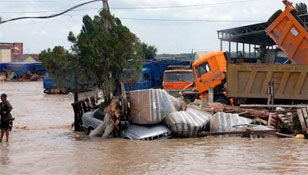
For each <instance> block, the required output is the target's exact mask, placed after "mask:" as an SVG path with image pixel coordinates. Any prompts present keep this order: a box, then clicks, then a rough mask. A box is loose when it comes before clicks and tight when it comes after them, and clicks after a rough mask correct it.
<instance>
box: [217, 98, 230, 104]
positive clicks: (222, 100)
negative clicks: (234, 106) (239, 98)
mask: <svg viewBox="0 0 308 175" xmlns="http://www.w3.org/2000/svg"><path fill="white" fill-rule="evenodd" d="M215 102H217V103H222V104H225V105H231V103H230V101H229V100H228V99H226V97H218V98H217V99H216V100H215Z"/></svg>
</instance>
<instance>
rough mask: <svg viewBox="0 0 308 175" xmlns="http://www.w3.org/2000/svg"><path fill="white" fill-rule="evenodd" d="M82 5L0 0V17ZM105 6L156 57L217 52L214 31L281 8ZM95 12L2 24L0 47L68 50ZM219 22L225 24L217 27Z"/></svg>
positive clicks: (224, 0)
mask: <svg viewBox="0 0 308 175" xmlns="http://www.w3.org/2000/svg"><path fill="white" fill-rule="evenodd" d="M85 1H87V0H69V1H64V0H0V16H1V17H2V18H4V19H9V18H13V17H19V16H39V15H50V14H53V13H56V12H57V11H59V10H60V11H61V10H65V9H68V8H70V7H71V6H74V5H77V4H79V3H82V2H85ZM306 1H307V0H294V1H293V2H294V3H298V2H306ZM306 3H307V2H306ZM109 5H110V8H111V12H112V14H114V15H115V16H117V17H119V18H120V19H121V20H122V23H123V24H124V25H126V26H127V27H128V28H129V29H130V30H131V31H132V32H133V33H135V34H136V35H137V36H138V37H139V38H140V40H141V41H143V42H146V43H148V44H150V45H154V46H156V47H157V48H158V52H159V53H184V52H191V51H192V49H193V50H194V51H201V50H219V40H218V39H217V32H216V31H217V30H221V29H226V28H231V27H238V26H242V25H246V24H253V23H258V22H265V21H266V20H267V19H268V18H269V17H270V16H271V15H272V14H273V13H274V12H275V11H276V10H278V9H283V8H284V5H283V4H282V2H281V0H109ZM190 5H195V6H190ZM183 6H184V7H183ZM187 6H188V7H187ZM189 6H190V7H189ZM101 7H102V3H101V2H95V3H93V4H90V5H86V6H83V7H80V8H79V9H78V10H76V11H73V12H69V13H68V14H66V15H64V16H60V17H56V18H52V19H47V20H22V21H16V22H10V23H5V24H2V25H0V42H23V43H24V52H26V53H28V52H29V53H39V52H40V51H41V50H44V49H47V48H52V47H54V46H56V45H61V46H64V47H65V48H70V43H69V42H68V41H67V35H68V33H69V31H73V32H74V33H75V34H78V33H79V31H80V29H81V25H82V16H83V15H85V14H88V15H90V16H94V15H95V14H97V13H98V11H99V8H101ZM156 7H168V8H156ZM171 7H173V8H171ZM132 8H135V9H132ZM128 18H129V19H128ZM136 18H137V19H170V20H180V21H156V20H155V21H153V20H136ZM181 20H214V22H209V21H202V22H201V21H181ZM224 20H225V21H229V22H222V21H224ZM239 20H240V21H241V22H239ZM230 21H231V22H230ZM242 21H244V22H242Z"/></svg>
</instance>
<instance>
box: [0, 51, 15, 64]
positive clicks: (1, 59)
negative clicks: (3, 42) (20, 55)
mask: <svg viewBox="0 0 308 175" xmlns="http://www.w3.org/2000/svg"><path fill="white" fill-rule="evenodd" d="M9 62H12V56H11V49H0V63H9Z"/></svg>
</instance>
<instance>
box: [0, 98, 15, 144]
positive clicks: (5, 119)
mask: <svg viewBox="0 0 308 175" xmlns="http://www.w3.org/2000/svg"><path fill="white" fill-rule="evenodd" d="M1 101H2V102H1V103H0V114H1V125H0V129H1V138H0V143H1V142H2V139H3V136H4V133H5V135H6V142H9V130H10V122H11V120H12V119H13V118H12V115H11V111H12V109H13V107H12V105H11V104H10V102H9V101H8V100H7V95H6V94H2V95H1Z"/></svg>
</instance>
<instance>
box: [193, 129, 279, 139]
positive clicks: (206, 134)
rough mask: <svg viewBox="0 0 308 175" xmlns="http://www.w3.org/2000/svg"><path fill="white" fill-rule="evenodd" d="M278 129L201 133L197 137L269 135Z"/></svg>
mask: <svg viewBox="0 0 308 175" xmlns="http://www.w3.org/2000/svg"><path fill="white" fill-rule="evenodd" d="M279 131H280V130H279V129H272V130H244V131H229V132H201V133H199V134H198V136H199V137H204V136H210V135H230V134H270V133H276V132H279Z"/></svg>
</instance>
